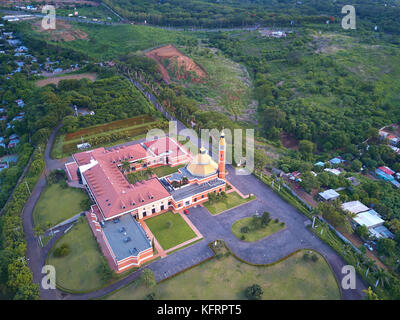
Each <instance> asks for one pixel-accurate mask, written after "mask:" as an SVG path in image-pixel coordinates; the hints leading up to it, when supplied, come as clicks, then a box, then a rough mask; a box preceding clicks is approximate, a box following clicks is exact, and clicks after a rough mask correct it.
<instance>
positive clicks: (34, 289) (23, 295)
mask: <svg viewBox="0 0 400 320" xmlns="http://www.w3.org/2000/svg"><path fill="white" fill-rule="evenodd" d="M39 299H40V289H39V285H38V284H37V283H29V284H26V285H24V286H22V287H21V288H19V289H18V291H17V293H16V294H15V296H14V300H39Z"/></svg>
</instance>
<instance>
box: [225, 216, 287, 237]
mask: <svg viewBox="0 0 400 320" xmlns="http://www.w3.org/2000/svg"><path fill="white" fill-rule="evenodd" d="M251 220H252V218H251V217H250V218H243V219H240V220H238V221H236V222H235V223H234V224H233V225H232V233H233V234H234V236H235V237H236V238H238V239H240V240H243V241H248V242H253V241H257V240H260V239H262V238H265V237H267V236H269V235H271V234H273V233H275V232H277V231H279V230H281V229H283V228H285V226H284V225H281V222H280V221H278V222H275V221H274V220H271V221H270V223H269V224H268V226H266V227H265V228H260V229H258V230H252V228H251ZM246 226H247V227H249V229H250V231H249V232H247V233H242V232H240V229H241V228H243V227H246ZM243 235H244V236H245V238H244V239H242V236H243Z"/></svg>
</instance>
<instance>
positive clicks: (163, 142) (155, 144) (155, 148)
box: [144, 137, 188, 158]
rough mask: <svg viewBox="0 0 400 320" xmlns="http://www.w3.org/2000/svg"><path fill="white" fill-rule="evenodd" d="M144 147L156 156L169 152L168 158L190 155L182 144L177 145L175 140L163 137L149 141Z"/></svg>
mask: <svg viewBox="0 0 400 320" xmlns="http://www.w3.org/2000/svg"><path fill="white" fill-rule="evenodd" d="M144 145H145V146H146V147H147V148H148V149H149V150H150V151H151V152H153V153H154V154H155V155H156V156H159V155H162V154H164V153H167V152H169V154H168V156H169V157H171V158H174V157H179V156H184V155H187V154H188V152H187V151H186V150H184V148H183V147H182V145H181V144H179V143H177V142H176V141H175V139H173V138H169V137H162V138H160V139H156V140H153V141H147V142H145V143H144Z"/></svg>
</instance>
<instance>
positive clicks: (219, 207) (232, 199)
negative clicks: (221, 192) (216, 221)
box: [204, 192, 256, 214]
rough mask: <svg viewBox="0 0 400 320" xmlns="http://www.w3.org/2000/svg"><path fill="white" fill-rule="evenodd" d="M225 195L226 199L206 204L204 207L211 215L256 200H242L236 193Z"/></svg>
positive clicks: (252, 197) (253, 197) (252, 198)
mask: <svg viewBox="0 0 400 320" xmlns="http://www.w3.org/2000/svg"><path fill="white" fill-rule="evenodd" d="M226 195H227V198H226V199H224V200H219V201H214V202H213V203H210V202H206V203H204V206H205V207H206V208H207V210H208V211H210V213H211V214H218V213H221V212H223V211H225V210H228V209H231V208H233V207H236V206H238V205H240V204H243V203H246V202H249V201H251V200H254V199H255V198H256V197H255V196H251V197H250V198H246V199H243V198H242V197H241V196H240V195H239V194H238V193H237V192H231V193H227V194H226Z"/></svg>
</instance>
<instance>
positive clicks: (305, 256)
mask: <svg viewBox="0 0 400 320" xmlns="http://www.w3.org/2000/svg"><path fill="white" fill-rule="evenodd" d="M309 259H310V255H309V254H308V252H306V253H304V254H303V260H304V261H308V260H309Z"/></svg>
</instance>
